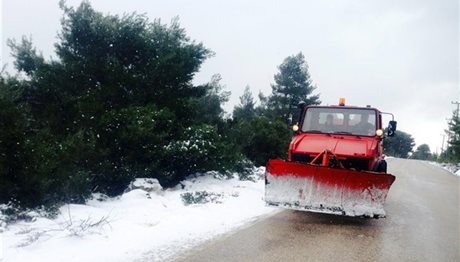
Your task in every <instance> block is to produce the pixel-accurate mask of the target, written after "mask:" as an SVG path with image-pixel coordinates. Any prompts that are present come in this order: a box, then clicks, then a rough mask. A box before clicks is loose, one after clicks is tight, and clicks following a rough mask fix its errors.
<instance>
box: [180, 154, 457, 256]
mask: <svg viewBox="0 0 460 262" xmlns="http://www.w3.org/2000/svg"><path fill="white" fill-rule="evenodd" d="M388 168H389V170H388V171H389V173H392V174H393V175H395V176H396V181H395V183H394V184H393V186H392V188H391V189H390V192H389V194H388V197H387V202H386V205H385V210H386V213H387V217H386V218H384V219H363V218H350V217H340V216H334V215H326V214H315V213H308V212H301V211H292V210H286V211H283V212H280V213H277V214H275V215H273V216H271V217H268V218H265V219H263V220H259V221H258V222H256V223H254V224H253V225H250V226H249V227H246V228H243V229H241V230H239V231H236V232H233V233H232V234H229V235H226V236H224V237H221V238H219V239H215V240H213V241H210V242H208V243H206V244H204V245H202V246H200V247H198V248H195V249H193V250H191V251H188V252H186V253H185V254H181V255H180V256H179V257H176V261H460V240H459V239H460V194H459V192H460V177H455V176H453V175H451V174H450V173H448V172H447V171H445V170H442V169H440V168H438V167H435V166H432V165H430V164H429V163H425V162H420V161H415V160H402V159H388Z"/></svg>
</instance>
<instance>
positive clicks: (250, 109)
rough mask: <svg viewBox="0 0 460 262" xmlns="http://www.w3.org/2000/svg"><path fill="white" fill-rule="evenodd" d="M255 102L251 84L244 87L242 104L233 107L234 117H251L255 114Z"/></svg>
mask: <svg viewBox="0 0 460 262" xmlns="http://www.w3.org/2000/svg"><path fill="white" fill-rule="evenodd" d="M255 113H256V112H255V102H254V98H253V96H252V93H251V90H250V88H249V86H246V87H245V88H244V93H243V95H242V96H240V104H239V105H236V106H235V108H234V109H233V119H235V120H239V119H250V118H253V117H254V116H255Z"/></svg>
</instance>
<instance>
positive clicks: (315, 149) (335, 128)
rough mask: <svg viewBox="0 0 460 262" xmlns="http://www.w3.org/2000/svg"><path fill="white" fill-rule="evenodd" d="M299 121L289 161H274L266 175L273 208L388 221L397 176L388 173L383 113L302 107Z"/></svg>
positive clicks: (368, 109) (369, 109)
mask: <svg viewBox="0 0 460 262" xmlns="http://www.w3.org/2000/svg"><path fill="white" fill-rule="evenodd" d="M299 108H300V117H299V123H298V124H295V125H292V129H293V131H294V137H293V138H292V141H291V144H290V145H289V152H288V160H287V161H284V160H279V159H272V160H270V161H269V162H268V164H267V167H266V174H265V201H266V202H267V204H269V205H274V206H280V207H285V208H290V209H297V210H305V211H311V212H319V213H330V214H337V215H345V216H362V217H374V218H379V217H385V211H384V210H383V204H384V202H385V199H386V196H387V194H388V190H389V189H390V186H391V184H392V183H393V182H394V180H395V177H394V176H393V175H390V174H388V173H387V164H386V161H385V159H384V155H383V146H382V141H383V139H384V136H393V135H394V133H395V131H396V121H394V117H393V115H392V114H389V115H391V117H392V120H391V121H390V122H389V125H388V128H387V133H386V134H384V131H383V127H382V114H388V113H383V112H380V111H379V110H378V109H375V108H372V107H370V106H366V107H355V106H345V99H343V98H341V99H340V101H339V105H338V106H306V105H305V103H301V104H299Z"/></svg>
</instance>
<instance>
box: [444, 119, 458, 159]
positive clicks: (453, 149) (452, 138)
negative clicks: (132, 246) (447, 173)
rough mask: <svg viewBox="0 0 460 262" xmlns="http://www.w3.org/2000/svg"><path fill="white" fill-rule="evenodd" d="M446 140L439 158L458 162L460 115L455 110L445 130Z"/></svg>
mask: <svg viewBox="0 0 460 262" xmlns="http://www.w3.org/2000/svg"><path fill="white" fill-rule="evenodd" d="M446 133H447V136H448V141H447V148H446V150H445V151H444V152H443V154H442V155H441V160H446V161H449V162H454V163H458V162H460V117H459V114H458V112H457V110H455V111H454V113H453V114H452V118H451V119H450V120H449V122H448V129H447V130H446Z"/></svg>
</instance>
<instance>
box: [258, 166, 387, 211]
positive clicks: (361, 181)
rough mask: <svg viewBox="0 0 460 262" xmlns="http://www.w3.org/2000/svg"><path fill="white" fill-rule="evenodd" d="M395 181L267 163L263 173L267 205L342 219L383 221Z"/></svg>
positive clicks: (379, 175)
mask: <svg viewBox="0 0 460 262" xmlns="http://www.w3.org/2000/svg"><path fill="white" fill-rule="evenodd" d="M394 180H395V177H394V176H393V175H390V174H386V173H376V172H370V171H356V170H350V169H344V168H331V167H327V166H321V165H315V164H307V163H298V162H286V161H283V160H277V159H276V160H270V161H269V162H268V164H267V168H266V173H265V201H266V203H267V204H269V205H274V206H281V207H285V208H290V209H296V210H306V211H311V212H318V213H328V214H336V215H345V216H361V217H373V218H379V217H385V211H384V210H383V205H384V203H385V199H386V197H387V194H388V190H389V189H390V186H391V184H392V183H393V182H394Z"/></svg>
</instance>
